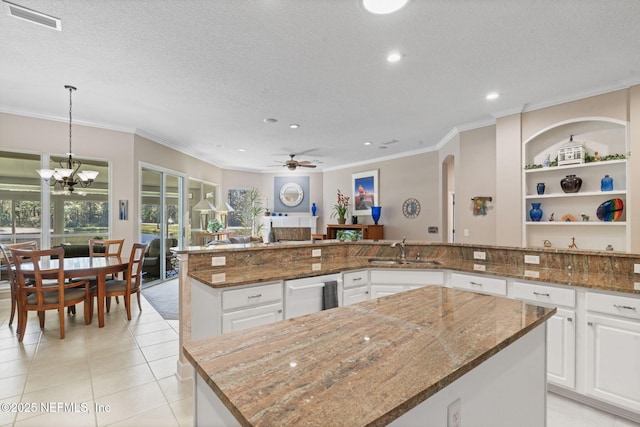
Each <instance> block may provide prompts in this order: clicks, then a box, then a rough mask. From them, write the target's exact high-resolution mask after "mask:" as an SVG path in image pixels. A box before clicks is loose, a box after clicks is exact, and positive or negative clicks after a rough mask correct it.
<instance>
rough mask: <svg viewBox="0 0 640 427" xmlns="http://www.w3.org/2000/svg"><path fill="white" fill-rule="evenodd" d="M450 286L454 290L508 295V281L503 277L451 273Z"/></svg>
mask: <svg viewBox="0 0 640 427" xmlns="http://www.w3.org/2000/svg"><path fill="white" fill-rule="evenodd" d="M450 284H451V286H452V287H454V288H457V289H464V290H466V291H473V292H480V293H483V294H490V295H498V296H506V295H507V280H506V279H503V278H501V277H491V276H483V275H479V274H468V273H451V279H450Z"/></svg>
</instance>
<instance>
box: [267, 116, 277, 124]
mask: <svg viewBox="0 0 640 427" xmlns="http://www.w3.org/2000/svg"><path fill="white" fill-rule="evenodd" d="M263 121H264V122H265V123H275V122H277V121H278V119H274V118H272V117H269V118H266V119H264V120H263Z"/></svg>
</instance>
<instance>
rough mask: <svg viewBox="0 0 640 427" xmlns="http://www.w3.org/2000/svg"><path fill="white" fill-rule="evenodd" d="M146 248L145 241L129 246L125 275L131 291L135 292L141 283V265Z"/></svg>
mask: <svg viewBox="0 0 640 427" xmlns="http://www.w3.org/2000/svg"><path fill="white" fill-rule="evenodd" d="M146 250H147V244H146V243H134V244H133V247H132V248H131V255H130V257H129V266H128V267H127V277H126V280H127V281H128V282H129V283H128V286H129V288H130V289H131V292H136V291H137V290H139V289H140V286H141V285H142V265H143V264H144V254H145V252H146Z"/></svg>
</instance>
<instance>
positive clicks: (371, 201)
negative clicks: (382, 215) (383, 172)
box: [351, 169, 380, 216]
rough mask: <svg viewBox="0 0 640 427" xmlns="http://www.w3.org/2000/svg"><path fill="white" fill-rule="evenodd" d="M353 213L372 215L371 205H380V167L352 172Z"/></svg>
mask: <svg viewBox="0 0 640 427" xmlns="http://www.w3.org/2000/svg"><path fill="white" fill-rule="evenodd" d="M351 190H352V191H353V198H352V200H353V215H356V216H357V215H371V206H380V197H379V195H378V169H375V170H371V171H366V172H358V173H354V174H351Z"/></svg>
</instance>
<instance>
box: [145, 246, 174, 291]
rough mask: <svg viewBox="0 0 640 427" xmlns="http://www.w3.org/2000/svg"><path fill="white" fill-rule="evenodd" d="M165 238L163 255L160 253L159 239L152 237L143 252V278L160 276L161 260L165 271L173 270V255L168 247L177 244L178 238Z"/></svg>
mask: <svg viewBox="0 0 640 427" xmlns="http://www.w3.org/2000/svg"><path fill="white" fill-rule="evenodd" d="M165 240H166V250H165V253H164V255H163V254H161V253H160V239H159V238H156V239H153V240H152V241H151V242H150V243H149V246H148V247H147V251H146V252H145V254H144V263H143V264H142V272H143V273H145V279H147V280H148V279H149V278H155V277H157V278H159V277H160V266H161V265H162V264H161V262H164V263H165V271H171V270H173V265H172V264H171V260H172V259H173V258H174V257H175V254H173V253H172V252H171V251H170V250H169V248H171V247H174V246H178V239H174V238H171V237H169V238H167V239H165Z"/></svg>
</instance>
